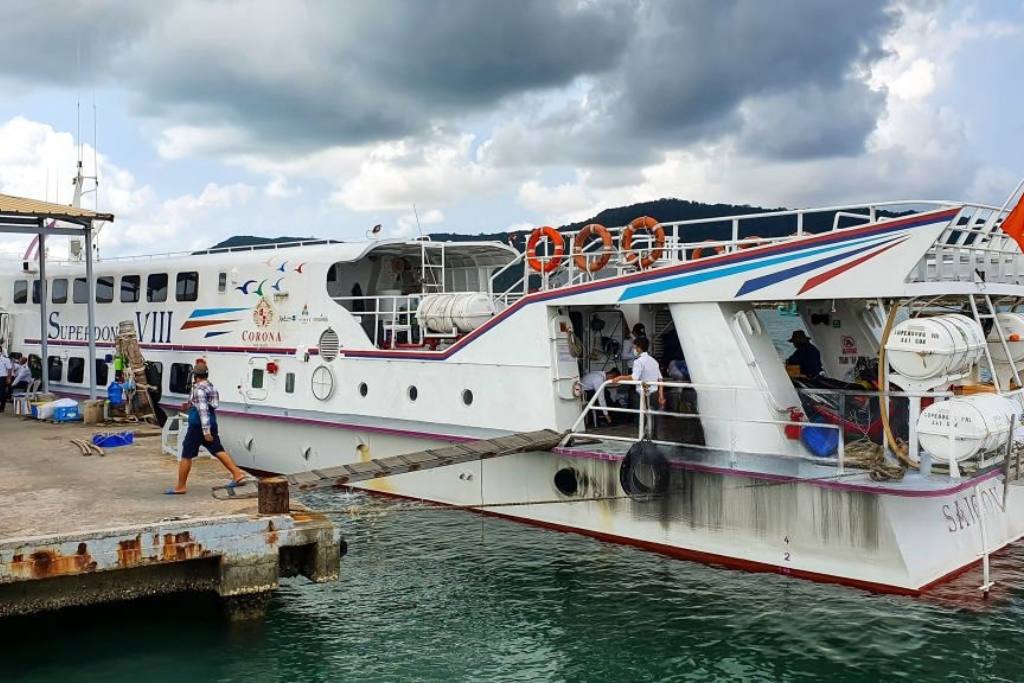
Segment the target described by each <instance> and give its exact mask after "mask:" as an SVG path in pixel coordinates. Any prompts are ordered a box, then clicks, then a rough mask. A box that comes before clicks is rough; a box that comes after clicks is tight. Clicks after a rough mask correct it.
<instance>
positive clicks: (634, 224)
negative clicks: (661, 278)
mask: <svg viewBox="0 0 1024 683" xmlns="http://www.w3.org/2000/svg"><path fill="white" fill-rule="evenodd" d="M637 230H646V231H647V232H649V233H651V234H652V235H654V248H653V249H651V250H650V251H649V252H647V255H646V256H644V257H643V258H641V259H640V267H641V268H647V267H648V266H650V265H651V264H653V263H654V262H655V261H657V260H658V259H660V258H661V254H662V252H663V251H664V247H665V229H664V228H663V227H661V224H660V223H658V221H656V220H654V219H653V218H651V217H650V216H640V217H639V218H634V219H633V220H632V221H631V222H630V224H629V226H628V227H627V228H626V229H625V230H623V231H622V242H621V246H622V251H624V252H626V262H627V263H633V262H634V261H636V260H637V253H636V252H635V251H633V235H634V234H635V233H636V231H637Z"/></svg>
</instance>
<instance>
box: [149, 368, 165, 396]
mask: <svg viewBox="0 0 1024 683" xmlns="http://www.w3.org/2000/svg"><path fill="white" fill-rule="evenodd" d="M146 383H147V384H149V385H150V386H151V387H157V388H160V387H162V386H163V385H164V364H163V363H161V362H160V361H158V360H147V361H146ZM156 400H157V401H159V400H160V398H159V396H158V397H157V398H156Z"/></svg>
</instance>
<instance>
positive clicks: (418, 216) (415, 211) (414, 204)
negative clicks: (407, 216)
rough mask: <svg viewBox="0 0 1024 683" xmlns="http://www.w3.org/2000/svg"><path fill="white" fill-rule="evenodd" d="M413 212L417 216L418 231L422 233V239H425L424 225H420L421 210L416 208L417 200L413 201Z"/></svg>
mask: <svg viewBox="0 0 1024 683" xmlns="http://www.w3.org/2000/svg"><path fill="white" fill-rule="evenodd" d="M412 214H413V215H414V216H416V232H418V233H419V234H420V239H423V227H422V226H420V212H419V211H417V210H416V202H413V203H412Z"/></svg>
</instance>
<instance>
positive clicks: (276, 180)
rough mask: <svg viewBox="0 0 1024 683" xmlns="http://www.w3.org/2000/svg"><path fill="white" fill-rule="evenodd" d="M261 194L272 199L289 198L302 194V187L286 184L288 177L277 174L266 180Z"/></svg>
mask: <svg viewBox="0 0 1024 683" xmlns="http://www.w3.org/2000/svg"><path fill="white" fill-rule="evenodd" d="M263 194H265V195H266V196H268V197H271V198H273V199H290V198H292V197H296V196H298V195H300V194H302V188H301V187H298V186H293V185H289V184H288V179H287V178H285V177H284V176H283V175H281V174H277V175H275V176H274V177H272V178H271V179H270V180H268V181H267V184H266V185H265V186H264V187H263Z"/></svg>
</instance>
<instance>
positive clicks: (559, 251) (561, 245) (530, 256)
mask: <svg viewBox="0 0 1024 683" xmlns="http://www.w3.org/2000/svg"><path fill="white" fill-rule="evenodd" d="M541 237H547V238H548V241H549V242H551V244H553V245H554V246H555V253H554V254H552V255H551V256H537V245H538V244H540V238H541ZM564 255H565V239H563V238H562V233H560V232H558V231H557V230H555V229H554V228H552V227H551V226H549V225H545V226H544V227H542V228H534V230H533V232H532V233H530V241H529V242H527V243H526V262H527V263H528V264H529V265H530V269H531V270H535V271H537V272H538V273H550V272H551V271H553V270H555V269H556V268H558V266H559V265H561V263H562V256H564Z"/></svg>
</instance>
